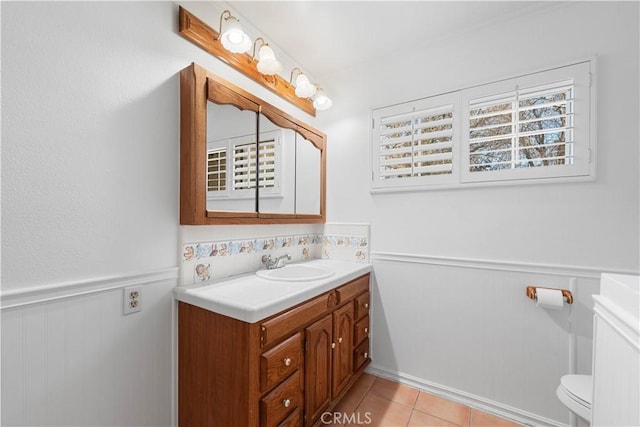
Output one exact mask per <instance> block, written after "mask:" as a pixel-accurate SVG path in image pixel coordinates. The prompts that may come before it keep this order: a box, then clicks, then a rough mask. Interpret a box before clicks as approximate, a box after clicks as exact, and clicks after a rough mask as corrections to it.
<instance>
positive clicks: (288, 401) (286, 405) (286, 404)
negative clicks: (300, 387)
mask: <svg viewBox="0 0 640 427" xmlns="http://www.w3.org/2000/svg"><path fill="white" fill-rule="evenodd" d="M282 404H283V405H284V407H285V408H288V407H289V406H291V401H290V400H289V399H285V400H283V401H282Z"/></svg>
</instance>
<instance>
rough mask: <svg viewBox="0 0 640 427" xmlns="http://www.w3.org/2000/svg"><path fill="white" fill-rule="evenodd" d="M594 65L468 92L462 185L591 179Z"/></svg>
mask: <svg viewBox="0 0 640 427" xmlns="http://www.w3.org/2000/svg"><path fill="white" fill-rule="evenodd" d="M590 86H591V72H590V62H584V63H579V64H575V65H571V66H567V67H559V68H556V69H553V70H549V71H544V72H540V73H535V74H530V75H527V76H523V77H518V78H515V79H509V80H504V81H501V82H498V83H493V84H488V85H482V86H478V87H475V88H472V89H468V90H465V91H463V96H462V99H463V106H462V108H463V111H464V112H465V117H464V120H463V124H464V129H463V131H462V132H461V134H462V137H463V138H464V139H465V141H464V142H463V143H462V147H463V153H462V155H461V161H462V167H461V180H462V182H483V181H505V180H537V179H547V178H560V177H580V176H587V177H588V176H592V175H593V172H594V167H593V166H594V164H593V162H592V159H591V157H592V154H593V147H592V145H593V141H592V139H591V134H590V133H591V132H590V127H591V115H592V112H591V107H590V105H591V102H590V98H591V87H590Z"/></svg>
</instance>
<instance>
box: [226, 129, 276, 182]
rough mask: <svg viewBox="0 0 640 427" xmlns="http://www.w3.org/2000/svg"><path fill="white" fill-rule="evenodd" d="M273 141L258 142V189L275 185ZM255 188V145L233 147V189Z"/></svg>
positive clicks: (247, 144) (246, 144)
mask: <svg viewBox="0 0 640 427" xmlns="http://www.w3.org/2000/svg"><path fill="white" fill-rule="evenodd" d="M275 146H276V144H275V140H274V139H269V140H265V141H260V161H259V163H258V166H259V168H260V173H259V175H260V188H271V187H274V185H275V168H276V149H275ZM253 188H256V144H255V143H245V144H237V145H234V146H233V189H234V190H246V189H253Z"/></svg>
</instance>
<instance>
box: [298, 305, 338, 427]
mask: <svg viewBox="0 0 640 427" xmlns="http://www.w3.org/2000/svg"><path fill="white" fill-rule="evenodd" d="M331 320H332V318H331V314H327V315H326V316H325V317H323V318H322V319H320V320H318V321H317V322H315V323H313V324H312V325H310V326H308V327H307V328H306V329H305V338H306V340H305V341H306V348H305V381H304V384H305V386H304V394H305V416H306V420H305V421H306V425H312V424H313V423H314V422H315V421H316V420H317V419H318V418H319V417H320V415H321V414H322V411H324V410H325V408H326V407H327V405H329V402H330V401H331V353H332V350H331V344H332V341H331V333H332V328H331Z"/></svg>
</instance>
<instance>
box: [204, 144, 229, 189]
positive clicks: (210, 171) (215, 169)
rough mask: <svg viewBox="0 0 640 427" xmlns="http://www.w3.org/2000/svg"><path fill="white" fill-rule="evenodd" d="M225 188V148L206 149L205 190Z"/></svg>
mask: <svg viewBox="0 0 640 427" xmlns="http://www.w3.org/2000/svg"><path fill="white" fill-rule="evenodd" d="M226 189H227V150H226V148H219V149H214V150H207V191H225V190H226Z"/></svg>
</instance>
